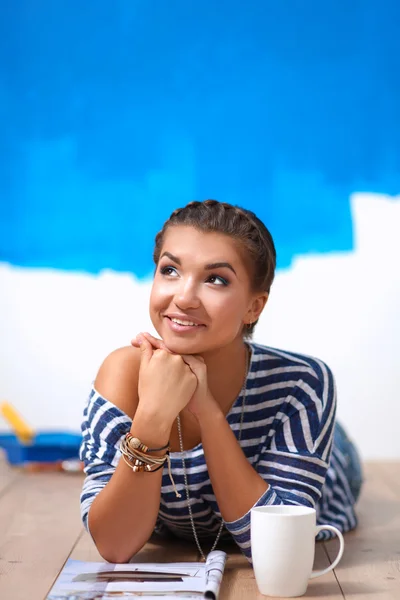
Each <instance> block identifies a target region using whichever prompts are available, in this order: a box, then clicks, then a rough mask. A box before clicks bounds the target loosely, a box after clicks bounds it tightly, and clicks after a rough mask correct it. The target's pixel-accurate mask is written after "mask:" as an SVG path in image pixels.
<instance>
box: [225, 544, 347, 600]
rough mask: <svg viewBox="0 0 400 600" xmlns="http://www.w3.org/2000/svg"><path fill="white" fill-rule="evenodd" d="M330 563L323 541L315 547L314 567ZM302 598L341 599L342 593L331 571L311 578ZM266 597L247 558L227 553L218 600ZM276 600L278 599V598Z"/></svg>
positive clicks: (235, 551)
mask: <svg viewBox="0 0 400 600" xmlns="http://www.w3.org/2000/svg"><path fill="white" fill-rule="evenodd" d="M329 564H330V561H329V560H328V557H327V554H326V552H325V548H324V545H323V543H321V542H319V543H318V544H316V548H315V560H314V569H316V570H320V569H325V568H326V567H328V566H329ZM302 597H303V598H305V599H306V598H313V600H325V599H326V598H329V600H343V594H342V592H341V589H340V587H339V585H338V582H337V580H336V577H335V575H334V573H333V572H332V571H331V572H330V573H327V574H326V575H323V576H322V577H318V578H317V579H312V580H311V581H310V583H309V586H308V588H307V592H306V594H305V595H304V596H302ZM249 598H257V599H259V600H262V599H263V598H266V596H263V595H262V594H260V592H259V591H258V588H257V583H256V580H255V577H254V571H253V569H252V567H251V565H250V564H249V562H248V561H247V559H246V558H245V557H244V556H243V555H242V554H241V553H240V552H239V551H238V550H232V551H231V552H229V553H228V560H227V563H226V568H225V574H224V579H223V585H222V587H221V593H220V600H248V599H249ZM276 600H279V599H278V598H277V599H276Z"/></svg>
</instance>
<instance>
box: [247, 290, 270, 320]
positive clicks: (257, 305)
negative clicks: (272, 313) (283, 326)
mask: <svg viewBox="0 0 400 600" xmlns="http://www.w3.org/2000/svg"><path fill="white" fill-rule="evenodd" d="M268 296H269V294H268V292H262V293H261V294H257V295H256V296H253V298H252V300H251V302H250V306H249V308H248V310H247V313H246V315H245V319H244V322H245V324H246V325H250V324H251V323H254V322H255V321H257V320H258V319H259V317H260V315H261V313H262V311H263V310H264V306H265V305H266V304H267V300H268Z"/></svg>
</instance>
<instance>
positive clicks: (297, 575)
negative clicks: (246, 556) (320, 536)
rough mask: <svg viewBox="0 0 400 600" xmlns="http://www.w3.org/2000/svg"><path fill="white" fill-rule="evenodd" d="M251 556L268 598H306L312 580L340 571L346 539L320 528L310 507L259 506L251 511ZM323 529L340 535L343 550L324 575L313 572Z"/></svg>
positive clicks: (338, 532)
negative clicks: (319, 533)
mask: <svg viewBox="0 0 400 600" xmlns="http://www.w3.org/2000/svg"><path fill="white" fill-rule="evenodd" d="M250 514H251V554H252V558H253V568H254V575H255V578H256V581H257V586H258V589H259V590H260V592H261V594H264V595H266V596H282V597H284V598H293V597H294V596H303V594H305V592H306V590H307V585H308V581H309V579H313V578H314V577H319V576H320V575H324V574H325V573H328V571H331V570H332V569H334V568H335V567H336V565H337V564H338V562H339V561H340V559H341V558H342V555H343V550H344V540H343V536H342V534H341V533H340V531H339V530H338V529H336V527H333V526H332V525H318V526H317V524H316V512H315V510H314V509H313V508H308V507H306V506H292V505H290V506H289V505H284V506H283V505H282V506H256V507H254V508H252V509H251V513H250ZM322 529H329V530H330V531H333V532H334V533H336V535H337V536H338V538H339V541H340V549H339V553H338V555H337V557H336V559H335V560H334V561H333V563H332V564H331V565H329V567H327V568H326V569H322V570H321V571H312V567H313V562H314V554H315V536H316V535H317V533H318V532H319V531H321V530H322Z"/></svg>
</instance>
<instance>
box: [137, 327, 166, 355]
mask: <svg viewBox="0 0 400 600" xmlns="http://www.w3.org/2000/svg"><path fill="white" fill-rule="evenodd" d="M142 335H144V336H145V338H146V339H147V340H149V342H150V344H151V345H152V346H153V348H157V350H167V351H168V352H171V350H170V349H169V348H167V346H166V345H165V343H164V341H163V340H160V339H158V338H156V337H154V335H151V333H148V332H147V331H145V332H144V333H143V334H142ZM171 354H172V352H171Z"/></svg>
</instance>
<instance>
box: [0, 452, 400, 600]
mask: <svg viewBox="0 0 400 600" xmlns="http://www.w3.org/2000/svg"><path fill="white" fill-rule="evenodd" d="M365 477H366V481H365V485H364V489H363V492H362V496H361V499H360V502H359V505H358V514H359V518H360V525H359V528H358V529H357V530H356V531H354V532H351V533H349V534H347V535H346V536H345V543H346V546H345V553H344V556H343V559H342V561H341V563H340V565H339V566H338V568H336V569H335V571H334V572H331V573H329V574H327V575H325V576H323V577H320V578H318V579H314V580H312V581H311V582H310V585H309V587H308V590H307V594H306V595H305V596H303V597H304V598H313V599H314V600H318V599H323V598H324V599H329V600H341V599H343V598H346V599H350V598H352V599H354V600H364V599H365V600H399V599H400V463H398V462H397V463H382V462H379V463H369V464H367V465H366V466H365ZM81 485H82V476H81V475H77V474H64V473H53V474H50V473H48V474H44V473H41V474H27V473H22V472H20V471H17V470H14V469H11V468H9V467H8V466H7V465H6V463H5V462H4V460H1V458H0V598H1V600H43V599H44V598H46V595H47V593H48V591H49V589H50V588H51V586H52V585H53V583H54V580H55V579H56V577H57V575H58V573H59V572H60V570H61V568H62V566H63V564H64V563H65V561H66V559H67V558H68V557H72V558H76V559H80V560H101V558H100V556H99V555H98V553H97V551H96V549H95V547H94V545H93V543H92V541H91V540H90V538H89V536H88V535H87V534H86V533H84V532H83V530H82V526H81V521H80V515H79V493H80V489H81ZM336 550H337V542H336V541H335V540H333V541H331V542H328V543H322V542H321V543H318V544H317V550H316V559H315V568H323V567H324V566H326V565H328V564H329V561H330V560H331V559H332V558H333V557H334V556H335V554H336ZM135 560H137V561H139V560H141V561H148V562H154V561H164V562H167V561H173V560H199V558H198V556H197V553H196V551H195V549H194V545H191V544H190V545H182V544H180V543H177V544H176V546H174V547H173V548H172V549H171V546H169V549H168V552H166V548H165V546H163V545H159V544H147V545H146V547H145V548H144V549H143V550H142V552H141V553H140V554H139V555H138V556H137V557H136V559H135ZM264 597H265V596H261V594H259V593H258V591H257V587H256V583H255V580H254V575H253V571H252V569H251V567H250V566H249V565H248V563H247V561H246V560H245V559H244V558H243V557H242V556H241V555H240V554H239V553H237V552H233V553H231V554H230V555H229V558H228V562H227V565H226V572H225V575H224V580H223V587H222V589H221V594H220V598H221V599H222V600H227V599H229V600H239V599H240V600H249V599H251V598H258V599H261V598H264Z"/></svg>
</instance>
